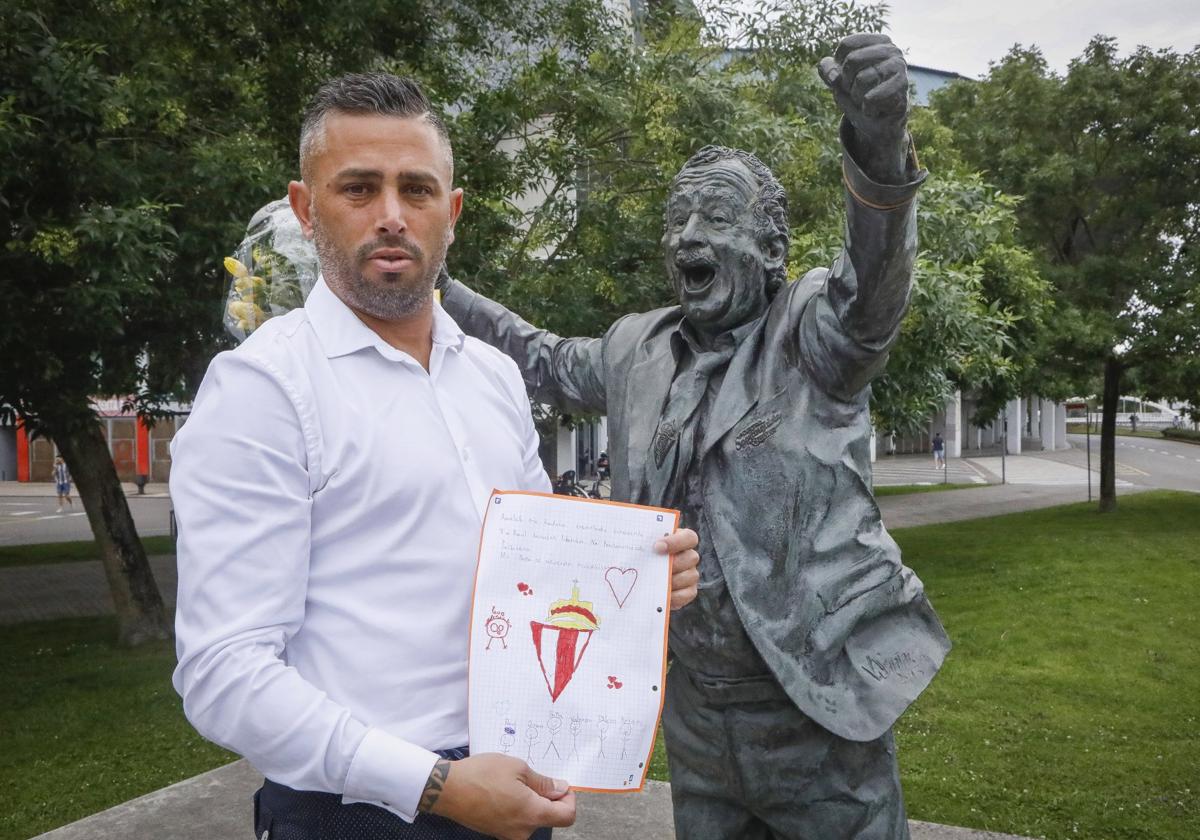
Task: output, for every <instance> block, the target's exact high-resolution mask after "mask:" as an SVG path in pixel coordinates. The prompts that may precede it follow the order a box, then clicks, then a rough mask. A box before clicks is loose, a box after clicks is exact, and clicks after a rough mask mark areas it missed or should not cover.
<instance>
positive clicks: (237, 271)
mask: <svg viewBox="0 0 1200 840" xmlns="http://www.w3.org/2000/svg"><path fill="white" fill-rule="evenodd" d="M225 270H226V271H228V272H229V273H230V274H232V275H233V276H234V277H249V276H250V269H248V268H246V266H244V265H242V263H241V260H238V259H236V258H235V257H226V258H225Z"/></svg>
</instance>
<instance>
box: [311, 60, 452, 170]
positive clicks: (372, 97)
mask: <svg viewBox="0 0 1200 840" xmlns="http://www.w3.org/2000/svg"><path fill="white" fill-rule="evenodd" d="M331 111H333V112H336V113H340V114H381V115H383V116H389V117H424V118H425V121H426V122H428V123H429V124H430V125H431V126H433V128H434V130H435V131H436V132H437V134H438V137H439V138H440V139H441V141H442V145H443V146H444V147H445V150H446V157H447V160H448V162H449V164H450V171H451V173H452V174H453V172H454V152H453V150H452V149H451V147H450V133H449V132H448V131H447V130H446V124H445V122H443V121H442V118H441V117H440V116H439V115H438V113H437V112H436V111H435V110H434V109H433V105H431V104H430V102H429V98H428V97H427V96H425V92H424V91H423V90H421V86H420V85H418V84H417V83H416V81H414V80H413V79H409V78H403V77H401V76H393V75H392V74H391V73H347V74H346V75H344V76H339V77H338V78H336V79H330V80H329V81H327V82H325V84H323V85H321V87H320V88H319V89H318V90H317V92H316V93H315V94H313V97H312V99H310V100H309V102H308V106H307V108H305V111H304V121H303V122H302V123H301V126H300V172H301V174H302V175H303V174H305V172H306V166H307V164H308V160H309V158H310V157H311V155H312V154H313V153H314V152H316V151H318V150H319V147H320V144H321V142H322V141H323V139H324V128H325V115H326V114H328V113H329V112H331Z"/></svg>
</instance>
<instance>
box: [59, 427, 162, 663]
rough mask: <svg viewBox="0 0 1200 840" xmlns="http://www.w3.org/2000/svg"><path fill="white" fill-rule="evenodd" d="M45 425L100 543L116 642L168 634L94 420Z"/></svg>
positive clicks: (128, 644)
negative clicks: (64, 463)
mask: <svg viewBox="0 0 1200 840" xmlns="http://www.w3.org/2000/svg"><path fill="white" fill-rule="evenodd" d="M47 419H49V418H47ZM48 425H50V426H51V428H49V429H48V431H50V432H51V433H52V434H53V436H54V442H55V443H56V444H57V445H58V448H59V450H60V451H61V452H62V456H63V460H65V461H66V462H67V469H69V470H70V471H71V478H72V479H73V480H74V481H75V486H76V488H77V490H78V494H79V500H80V501H81V502H82V503H83V507H84V510H86V511H87V515H88V522H89V523H90V524H91V526H92V534H94V535H95V537H96V542H97V543H98V544H99V546H100V559H101V561H102V562H103V563H104V574H105V576H106V577H107V578H108V588H109V591H110V592H111V593H112V599H113V606H114V607H115V608H116V613H117V627H118V630H117V641H118V643H119V644H121V645H123V646H126V647H134V646H136V645H140V644H143V643H145V642H149V641H153V640H157V639H169V638H171V636H172V632H171V622H170V620H169V619H168V618H167V610H166V607H165V606H164V604H163V600H162V596H161V595H160V594H159V591H158V585H157V584H156V583H155V582H154V572H153V571H152V570H151V569H150V561H149V560H148V559H147V558H146V551H145V549H144V548H143V547H142V542H141V540H140V539H138V534H137V529H136V527H135V526H134V524H133V515H132V514H131V513H130V512H129V503H128V502H127V501H126V499H125V494H124V493H123V492H122V491H121V482H120V479H118V478H117V469H116V467H115V466H113V462H112V456H111V455H109V452H108V445H107V444H106V443H105V441H104V436H103V435H102V434H100V427H99V426H98V425H97V423H96V421H95V418H94V417H89V418H87V420H84V421H82V422H73V423H71V422H68V423H63V424H53V423H51V424H48Z"/></svg>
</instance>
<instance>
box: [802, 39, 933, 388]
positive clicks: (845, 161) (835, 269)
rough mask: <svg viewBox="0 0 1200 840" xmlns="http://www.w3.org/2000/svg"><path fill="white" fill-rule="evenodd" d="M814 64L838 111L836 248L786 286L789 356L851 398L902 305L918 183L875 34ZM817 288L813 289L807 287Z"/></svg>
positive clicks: (899, 69) (892, 65)
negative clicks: (840, 222)
mask: <svg viewBox="0 0 1200 840" xmlns="http://www.w3.org/2000/svg"><path fill="white" fill-rule="evenodd" d="M818 71H819V73H820V75H821V78H822V79H823V80H824V81H825V83H826V84H827V85H828V86H829V88H830V90H831V91H832V93H833V96H834V99H835V100H836V101H837V103H838V106H839V107H840V108H841V110H842V113H843V114H844V115H845V116H844V118H843V120H842V126H841V141H842V149H843V154H842V179H843V185H844V187H845V194H846V228H845V246H844V248H843V249H842V253H841V254H840V255H839V256H838V258H837V259H836V260H835V261H834V263H833V265H832V266H831V267H830V268H829V269H828V271H827V272H823V273H824V282H823V284H821V283H820V279H821V278H820V275H819V274H818V275H815V276H814V275H810V276H809V277H807V278H805V280H804V281H803V284H804V285H803V286H802V287H801V288H800V289H796V290H793V292H792V300H793V301H795V303H794V304H793V307H792V310H791V313H792V314H793V318H794V320H795V322H796V323H794V324H793V326H794V327H795V332H793V333H792V335H793V336H795V340H796V341H797V342H798V343H799V347H798V350H799V353H798V356H799V359H800V360H801V361H802V362H803V363H804V364H806V365H807V366H808V367H809V369H810V372H811V373H812V375H813V378H814V379H815V380H816V381H817V383H818V384H820V385H821V386H822V387H823V388H824V389H825V390H826V391H828V392H829V393H831V394H832V395H834V396H837V397H839V398H841V399H846V400H850V399H854V398H855V396H856V395H857V394H858V393H859V392H861V391H862V389H863V388H865V387H866V386H867V384H868V383H870V381H871V379H872V378H873V377H874V376H875V375H876V374H877V373H879V371H880V370H881V369H882V368H883V365H884V363H885V362H886V361H887V351H888V349H889V348H890V347H891V346H892V344H893V343H894V342H895V340H896V337H897V336H898V335H899V332H900V321H901V319H902V318H903V317H904V311H905V309H906V307H907V306H908V295H909V290H910V289H911V287H912V268H913V262H914V260H915V259H916V252H917V227H916V205H915V198H916V194H917V189H918V188H919V187H920V185H921V182H922V181H924V180H925V176H926V173H925V172H924V171H923V170H921V169H920V167H919V166H918V164H917V161H916V154H915V152H914V151H913V146H912V139H911V138H910V136H909V134H908V69H907V66H906V64H905V62H904V57H903V55H902V54H901V52H900V50H899V49H898V48H897V47H896V46H895V45H894V44H893V43H892V42H891V41H890V40H889V39H888V38H887V36H884V35H878V34H859V35H851V36H848V37H847V38H845V39H843V41H842V43H841V44H839V45H838V48H837V51H836V53H835V55H834V56H833V57H830V58H825V59H822V61H821V63H820V66H819V68H818ZM814 285H819V289H818V290H817V291H816V292H815V293H813V292H812V287H813V286H814Z"/></svg>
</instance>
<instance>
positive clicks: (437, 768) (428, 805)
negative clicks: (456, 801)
mask: <svg viewBox="0 0 1200 840" xmlns="http://www.w3.org/2000/svg"><path fill="white" fill-rule="evenodd" d="M449 776H450V762H449V761H447V760H446V759H444V758H439V759H438V761H437V764H435V765H433V770H431V771H430V772H429V781H427V782H426V783H425V790H423V791H422V792H421V801H420V802H419V803H418V804H417V810H418V811H422V812H424V813H429V812H430V811H432V810H433V806H434V805H435V804H436V803H437V801H438V797H439V796H441V795H442V789H443V788H445V787H446V779H447V778H449Z"/></svg>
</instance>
